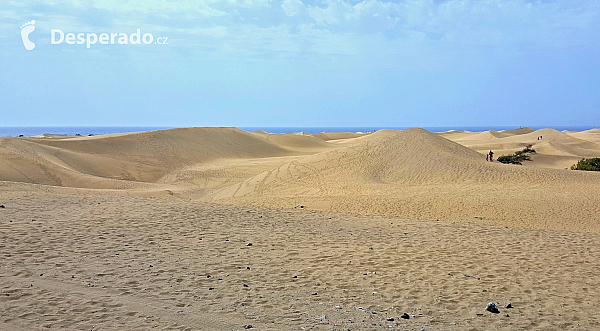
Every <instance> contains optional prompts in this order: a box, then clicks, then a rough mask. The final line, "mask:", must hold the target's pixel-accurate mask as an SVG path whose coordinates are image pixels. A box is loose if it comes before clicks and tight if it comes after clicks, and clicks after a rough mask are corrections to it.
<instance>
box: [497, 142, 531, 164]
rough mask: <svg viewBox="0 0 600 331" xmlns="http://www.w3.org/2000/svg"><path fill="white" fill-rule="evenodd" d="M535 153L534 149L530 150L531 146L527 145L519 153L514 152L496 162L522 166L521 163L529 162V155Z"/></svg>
mask: <svg viewBox="0 0 600 331" xmlns="http://www.w3.org/2000/svg"><path fill="white" fill-rule="evenodd" d="M533 153H535V149H533V148H531V145H527V146H526V147H525V148H523V149H522V150H520V151H517V152H515V154H513V155H502V156H500V157H499V158H498V162H500V163H504V164H523V163H522V162H523V161H531V158H530V157H529V154H533Z"/></svg>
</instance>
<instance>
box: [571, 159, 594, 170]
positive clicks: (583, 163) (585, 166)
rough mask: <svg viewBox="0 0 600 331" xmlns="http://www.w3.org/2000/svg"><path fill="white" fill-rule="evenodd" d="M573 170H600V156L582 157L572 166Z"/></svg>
mask: <svg viewBox="0 0 600 331" xmlns="http://www.w3.org/2000/svg"><path fill="white" fill-rule="evenodd" d="M571 170H585V171H600V157H596V158H593V159H581V160H579V162H577V164H574V165H572V166H571Z"/></svg>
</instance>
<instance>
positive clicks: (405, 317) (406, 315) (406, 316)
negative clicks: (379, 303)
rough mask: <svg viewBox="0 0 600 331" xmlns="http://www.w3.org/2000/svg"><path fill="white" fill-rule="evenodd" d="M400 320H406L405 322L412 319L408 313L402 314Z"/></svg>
mask: <svg viewBox="0 0 600 331" xmlns="http://www.w3.org/2000/svg"><path fill="white" fill-rule="evenodd" d="M400 318H404V319H405V320H407V319H410V316H409V315H408V314H407V313H404V314H402V316H400Z"/></svg>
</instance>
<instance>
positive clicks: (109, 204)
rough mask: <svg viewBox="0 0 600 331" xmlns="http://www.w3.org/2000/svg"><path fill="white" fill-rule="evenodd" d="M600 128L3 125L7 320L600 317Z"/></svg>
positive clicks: (555, 322) (211, 325)
mask: <svg viewBox="0 0 600 331" xmlns="http://www.w3.org/2000/svg"><path fill="white" fill-rule="evenodd" d="M538 136H542V139H540V140H538V139H537V137H538ZM597 137H598V131H597V130H589V131H584V132H558V131H556V130H551V129H544V130H537V131H534V130H531V129H528V128H524V129H518V130H510V131H490V132H483V133H479V132H467V131H451V132H444V133H439V134H437V133H431V132H428V131H425V130H422V129H410V130H404V131H397V130H381V131H378V132H375V133H369V134H356V135H354V134H346V133H342V134H335V133H326V134H318V135H310V134H280V135H277V134H270V133H267V132H253V133H248V132H244V131H241V130H238V129H234V128H189V129H174V130H162V131H154V132H141V133H128V134H116V135H105V136H94V137H57V136H53V135H46V136H40V137H24V138H0V205H4V207H5V208H1V207H0V312H2V313H1V314H0V330H20V329H23V330H30V329H42V328H50V329H61V330H62V329H69V330H71V329H77V330H79V329H127V330H147V329H162V330H240V329H243V327H244V326H245V325H254V326H255V327H256V329H258V330H301V329H302V328H304V329H305V330H309V329H312V330H348V329H350V330H376V329H392V330H422V329H427V330H487V329H498V330H548V329H574V330H594V329H600V313H598V307H600V299H599V298H600V291H599V290H598V289H599V288H600V278H599V277H600V276H599V275H598V272H597V270H599V269H600V265H599V263H598V261H599V257H600V256H599V255H600V253H599V250H598V247H599V244H600V195H598V194H596V192H599V191H600V173H595V172H580V171H571V170H565V169H564V168H567V167H569V166H570V165H571V164H573V163H575V162H576V161H577V160H579V159H580V158H582V157H594V156H595V157H600V147H599V145H598V139H597ZM529 144H532V145H533V148H535V149H536V150H537V151H538V153H537V154H535V155H533V157H532V159H533V161H531V162H526V163H525V164H524V165H523V166H518V165H504V164H499V163H497V162H493V163H491V162H486V161H485V155H484V153H486V152H487V151H488V150H489V149H492V150H494V151H495V152H496V155H495V156H496V157H498V156H500V155H502V154H504V153H506V154H508V153H513V152H514V151H516V150H520V149H521V148H523V147H524V146H526V145H529ZM336 212H339V213H336ZM249 243H252V245H248V244H249ZM209 276H210V277H209ZM294 276H297V277H294ZM244 284H245V285H247V287H246V286H244ZM490 301H492V302H496V303H497V304H498V307H500V311H501V313H500V314H492V313H489V312H486V311H485V306H486V304H487V303H488V302H490ZM508 303H511V304H512V306H513V307H514V308H512V309H507V308H505V307H506V305H507V304H508ZM336 306H337V307H336ZM404 313H408V314H410V315H411V316H412V317H411V319H410V320H408V321H407V320H404V319H401V318H400V316H401V315H402V314H404ZM478 314H483V315H481V316H480V315H478ZM506 314H508V315H509V316H508V317H507V316H506ZM413 315H414V316H413ZM388 318H393V319H394V320H393V321H392V320H387V319H388Z"/></svg>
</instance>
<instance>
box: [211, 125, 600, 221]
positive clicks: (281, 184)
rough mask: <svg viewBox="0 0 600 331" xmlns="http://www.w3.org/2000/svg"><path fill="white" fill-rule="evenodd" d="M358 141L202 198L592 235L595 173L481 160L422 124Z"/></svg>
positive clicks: (598, 185) (598, 210)
mask: <svg viewBox="0 0 600 331" xmlns="http://www.w3.org/2000/svg"><path fill="white" fill-rule="evenodd" d="M559 134H560V133H559ZM359 139H361V141H360V143H357V144H354V145H351V146H348V147H341V148H338V149H335V150H333V151H329V152H324V153H319V154H315V155H312V156H309V157H305V158H303V159H300V160H296V161H292V162H289V163H287V164H284V165H282V166H280V167H278V168H274V169H271V170H269V171H267V172H263V173H261V174H258V175H256V176H254V177H251V178H249V179H247V180H245V181H243V182H241V183H238V184H234V185H231V186H230V187H227V188H224V189H221V190H218V191H217V192H216V193H214V194H212V195H211V197H212V198H214V199H215V200H223V201H228V202H233V203H240V202H241V203H244V204H253V205H262V206H270V207H293V206H296V205H305V206H307V207H308V208H313V209H325V210H332V211H339V212H352V213H358V214H370V215H372V214H376V215H394V216H399V217H403V218H411V219H434V220H435V219H440V220H445V221H454V222H465V221H467V222H468V221H471V222H478V223H485V224H503V225H510V226H519V227H531V228H550V229H557V230H577V231H592V232H600V222H597V221H596V220H597V219H598V216H599V215H600V196H597V195H594V194H591V192H595V191H597V190H598V189H600V174H598V173H589V172H574V171H564V170H556V169H538V168H529V167H520V166H512V165H504V164H499V163H490V162H486V161H485V157H484V156H483V155H481V154H479V153H477V152H475V151H473V150H471V149H469V148H466V147H464V146H462V145H460V144H457V143H454V142H452V141H449V140H447V139H445V138H442V137H440V136H438V135H436V134H433V133H430V132H427V131H425V130H422V129H410V130H406V131H393V130H388V131H386V130H382V131H379V132H377V133H374V134H371V135H369V136H366V137H362V138H359ZM504 139H506V138H504ZM544 139H546V138H544ZM569 139H575V138H569ZM515 143H517V142H515ZM589 144H591V143H589ZM558 206H560V207H558Z"/></svg>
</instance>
